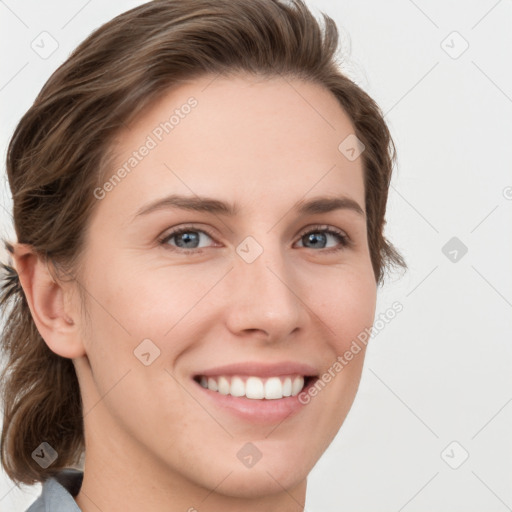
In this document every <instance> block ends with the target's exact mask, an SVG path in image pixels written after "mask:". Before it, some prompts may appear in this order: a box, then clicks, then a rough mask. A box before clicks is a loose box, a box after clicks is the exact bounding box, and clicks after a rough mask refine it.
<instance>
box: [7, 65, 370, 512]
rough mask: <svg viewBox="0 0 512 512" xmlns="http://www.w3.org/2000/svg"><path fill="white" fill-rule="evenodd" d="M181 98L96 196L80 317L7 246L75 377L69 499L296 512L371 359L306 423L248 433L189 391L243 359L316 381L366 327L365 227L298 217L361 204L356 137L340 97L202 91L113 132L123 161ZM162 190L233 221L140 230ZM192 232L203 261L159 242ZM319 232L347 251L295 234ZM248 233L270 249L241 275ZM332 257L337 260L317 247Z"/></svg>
mask: <svg viewBox="0 0 512 512" xmlns="http://www.w3.org/2000/svg"><path fill="white" fill-rule="evenodd" d="M292 86H293V87H292ZM190 96H194V97H195V98H196V99H197V101H198V105H197V107H195V108H194V109H193V110H192V111H191V113H190V114H189V115H188V116H186V117H185V118H184V119H181V120H180V123H179V125H178V126H176V127H175V128H174V129H173V131H172V132H170V133H169V134H167V135H165V137H164V139H163V140H162V142H160V143H159V144H158V145H157V147H156V148H154V149H152V150H151V151H150V152H149V154H148V155H147V156H146V157H145V158H144V159H143V160H142V161H141V162H140V163H139V164H138V165H137V166H136V167H135V168H134V169H133V171H132V172H131V173H130V174H129V175H127V176H126V177H125V178H124V179H123V180H122V181H121V182H120V183H119V184H117V185H116V187H115V188H114V189H113V190H112V191H110V192H109V193H107V194H106V195H105V197H104V198H103V199H101V200H98V204H97V208H96V210H95V212H94V214H93V216H92V218H91V219H90V226H89V230H88V231H87V238H86V248H85V251H84V252H83V254H82V262H83V268H82V271H81V274H80V278H79V279H78V281H79V282H80V284H81V286H83V287H84V289H85V290H86V292H87V293H86V297H87V298H88V300H87V309H88V314H89V316H88V318H83V317H82V315H81V310H80V302H79V296H78V293H77V291H76V290H77V288H76V283H73V282H72V283H62V282H59V281H58V280H57V279H55V280H54V279H53V278H52V275H51V273H50V272H49V269H48V267H47V266H46V265H45V264H44V263H42V262H41V260H39V259H38V258H37V257H36V256H35V255H34V254H32V253H31V252H30V248H29V247H27V246H22V245H17V246H16V255H15V265H16V268H17V269H18V272H19V273H20V277H21V280H22V286H23V288H24V290H25V293H26V295H27V299H28V301H29V304H30V308H31V312H32V315H33V317H34V320H35V322H36V325H37V327H38V330H39V332H40V333H41V335H42V337H43V338H44V340H45V342H46V343H47V344H48V346H49V347H50V349H51V350H53V351H54V352H55V353H57V354H59V355H61V356H63V357H68V358H71V359H72V360H73V363H74V365H75V368H76V371H77V375H78V378H79V382H80V387H81V391H82V400H83V403H84V415H85V418H84V422H85V435H86V462H85V473H84V481H83V485H82V489H81V491H80V494H79V495H78V496H77V498H76V501H77V503H78V505H79V506H80V507H81V509H82V510H83V511H84V512H93V511H94V512H97V511H98V510H103V511H107V510H108V511H110V512H114V511H121V510H122V511H124V512H127V511H128V512H129V511H138V510H146V511H148V512H160V511H164V510H165V511H166V512H169V511H171V512H172V511H178V510H180V511H184V510H190V511H191V510H198V511H200V512H203V511H209V512H214V511H229V510H245V511H249V512H251V511H269V510H279V511H280V512H286V511H298V510H303V507H304V502H305V495H306V477H307V475H308V473H309V472H310V470H311V469H312V467H313V466H314V464H315V463H316V462H317V461H318V459H319V458H320V456H321V455H322V453H323V452H324V451H325V449H326V448H327V446H328V445H329V444H330V442H331V441H332V440H333V438H334V436H335V435H336V433H337V432H338V430H339V428H340V426H341V424H342V423H343V421H344V419H345V417H346V415H347V414H348V411H349V409H350V407H351V405H352V402H353V400H354V398H355V395H356V392H357V388H358V385H359V380H360V376H361V371H362V366H363V359H364V349H363V350H361V352H360V353H359V354H358V355H357V356H355V357H354V359H353V360H352V361H351V362H350V364H348V365H347V366H346V367H344V368H343V371H341V372H339V373H338V374H337V375H336V377H335V378H334V379H333V380H332V381H331V382H330V383H329V384H328V385H327V386H326V387H325V388H324V389H323V390H322V391H321V392H319V393H318V395H317V396H316V397H314V398H313V399H312V400H311V402H310V403H309V404H308V405H307V406H304V407H303V408H302V409H301V411H300V412H299V413H298V414H296V415H294V416H292V417H290V418H287V419H286V420H284V421H283V422H281V423H280V424H278V425H257V424H250V423H248V422H245V421H243V420H240V419H237V418H235V417H234V416H233V415H231V414H230V413H228V412H226V411H224V410H215V409H213V408H212V407H211V404H207V403H206V401H205V400H204V397H203V395H202V391H201V389H199V388H198V387H197V385H196V384H195V383H194V382H193V381H192V379H191V377H192V375H194V374H195V373H196V372H198V371H200V370H204V369H206V368H212V367H214V366H218V365H222V364H227V363H231V362H239V361H258V362H275V361H283V360H290V361H298V362H305V363H309V364H311V365H313V366H314V367H315V368H316V369H318V373H319V374H322V373H323V372H325V371H326V370H327V369H328V368H329V367H331V366H332V365H333V363H334V362H335V361H336V357H337V356H338V355H342V354H343V353H344V352H345V350H347V349H348V348H349V346H350V344H351V342H352V340H354V339H355V338H356V336H357V335H358V334H359V333H360V332H361V331H363V330H364V329H365V328H367V327H370V326H371V325H372V323H373V319H374V314H375V304H376V292H377V287H376V283H375V276H374V274H373V270H372V265H371V260H370V254H369V249H368V243H367V231H366V219H365V217H364V215H359V214H357V213H356V212H354V211H352V210H348V209H344V210H335V211H332V212H327V213H317V214H314V215H307V216H305V217H302V218H301V217H299V216H298V215H297V213H296V212H295V211H294V210H293V205H294V204H295V203H296V202H297V201H300V200H303V199H310V198H313V197H317V196H328V197H333V196H339V195H344V196H346V197H350V198H352V199H353V200H355V201H357V203H358V204H359V205H360V206H361V208H362V209H363V210H365V201H364V182H363V162H362V159H361V158H357V159H356V160H354V161H349V160H348V159H347V158H345V157H344V155H343V154H342V153H341V152H340V151H339V150H338V145H339V144H340V142H341V141H342V140H344V139H345V138H346V137H347V136H348V135H349V134H351V133H354V128H353V126H352V124H351V122H350V119H349V118H348V117H347V115H346V114H345V113H344V111H343V110H342V108H341V107H340V106H339V103H338V102H337V100H336V99H335V97H334V96H332V95H331V93H330V92H329V91H327V90H325V89H324V88H322V87H321V86H319V85H316V84H311V83H306V82H302V81H299V80H296V79H287V80H284V79H283V78H274V79H271V80H263V79H256V78H254V77H249V76H245V75H238V76H233V77H229V78H217V79H215V80H214V81H213V82H212V77H211V76H210V77H204V78H201V79H196V80H194V81H193V82H190V83H187V84H182V85H180V86H179V87H177V88H174V89H173V90H172V91H170V92H169V93H167V94H166V95H165V97H163V98H161V99H160V100H159V101H158V102H157V103H155V104H154V105H152V106H151V108H149V109H146V110H145V111H144V113H143V115H142V116H141V117H138V118H137V119H136V120H135V121H134V122H133V123H132V124H131V126H130V127H129V129H127V130H125V131H124V132H122V133H120V134H119V136H118V137H117V142H116V154H117V156H116V158H117V160H116V165H118V166H120V165H122V164H123V162H125V161H126V160H127V159H128V158H129V156H130V155H131V153H132V152H133V151H134V150H136V149H137V148H139V147H140V146H141V145H142V144H143V143H144V141H145V140H146V137H147V136H148V134H151V132H152V130H153V129H154V128H155V126H157V125H159V123H161V122H162V121H164V120H166V119H168V117H169V114H168V113H169V112H172V111H173V110H174V109H175V108H179V107H180V106H181V105H183V104H184V103H186V101H187V99H188V98H189V97H190ZM117 168H118V167H113V169H112V170H111V171H113V172H115V169H117ZM113 172H110V174H108V173H107V174H108V176H111V175H112V174H113ZM170 193H177V194H187V195H192V196H194V195H196V194H197V195H199V196H203V195H205V196H209V197H214V198H216V199H221V200H225V201H228V202H236V203H237V204H238V205H239V206H240V208H241V211H240V213H239V214H238V215H237V216H236V217H233V218H230V217H227V216H222V215H218V214H212V213H207V212H203V213H201V212H191V211H186V210H180V209H167V210H160V211H156V212H153V213H151V214H148V215H145V216H140V217H139V218H137V219H136V220H133V217H134V215H135V213H136V212H137V210H138V209H139V208H140V207H141V206H143V205H145V204H146V203H148V202H150V201H152V200H154V199H157V198H160V197H163V196H165V195H167V194H170ZM190 223H193V224H194V227H193V228H190V229H189V231H190V230H191V231H194V230H195V231H194V234H196V233H197V230H206V232H205V233H204V234H203V232H201V231H200V232H199V236H200V237H201V238H200V240H199V246H200V249H194V250H195V251H196V252H195V253H188V254H185V253H184V252H183V251H184V249H180V247H179V246H178V245H177V244H178V243H179V242H180V240H178V237H175V238H174V239H171V240H168V241H167V242H166V243H164V244H159V242H158V239H159V238H162V237H163V235H166V234H167V233H169V232H170V231H171V228H174V227H182V226H183V225H185V224H187V225H188V224H190ZM317 224H320V225H322V227H334V228H338V229H340V230H342V231H343V232H344V233H345V234H346V235H347V236H348V237H349V238H350V240H351V241H352V245H351V246H350V247H348V248H343V247H342V246H341V245H340V242H339V240H338V239H337V238H336V237H335V236H333V235H329V234H327V235H326V237H327V238H326V239H325V242H324V243H323V244H324V245H322V242H320V246H318V245H317V246H314V245H313V244H308V238H307V237H304V236H303V235H304V234H305V233H308V232H309V231H314V232H315V233H317V232H318V231H319V230H318V229H314V226H315V225H317ZM324 225H325V226H324ZM309 228H311V229H309ZM319 234H320V236H321V233H319ZM160 235H162V236H160ZM247 236H252V237H253V238H254V239H255V240H256V241H257V242H258V243H259V245H260V246H261V247H262V249H263V253H262V254H261V255H260V256H259V257H258V258H257V259H256V260H255V261H253V262H252V263H250V264H249V263H247V262H246V261H245V260H244V259H242V258H241V257H240V256H239V255H238V254H237V252H236V248H237V247H238V245H239V244H240V243H241V242H242V241H243V240H244V239H245V238H246V237H247ZM191 247H192V246H191ZM333 247H339V248H340V250H339V251H337V252H331V253H328V252H326V251H327V250H328V249H330V248H333ZM173 248H174V249H175V250H174V251H173V250H172V249H173ZM180 250H181V251H182V252H180ZM146 338H149V339H151V340H152V341H153V343H154V344H155V345H156V346H158V348H159V350H160V356H159V357H158V358H157V359H155V360H154V362H152V363H151V365H149V366H145V365H143V364H142V363H141V362H140V361H139V359H137V358H136V357H135V356H134V353H133V351H134V350H135V349H136V347H137V346H138V345H139V344H140V343H141V341H142V340H143V339H146ZM247 442H252V443H253V444H254V445H256V446H257V447H258V449H259V450H260V451H261V453H262V457H261V460H260V461H259V462H258V463H257V464H256V465H254V466H253V467H252V468H247V467H245V466H244V465H243V464H242V463H241V462H240V460H239V459H238V458H237V452H238V451H239V450H240V449H241V448H242V446H244V445H245V443H247Z"/></svg>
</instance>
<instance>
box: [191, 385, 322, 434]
mask: <svg viewBox="0 0 512 512" xmlns="http://www.w3.org/2000/svg"><path fill="white" fill-rule="evenodd" d="M192 380H193V379H192ZM315 380H316V379H311V381H310V382H308V385H307V386H305V387H304V388H303V389H302V391H301V392H300V393H303V392H304V391H307V389H308V388H309V387H311V386H312V385H313V384H314V383H315ZM193 382H194V384H195V385H196V386H198V387H199V388H200V389H201V391H202V392H203V393H204V395H205V396H206V397H207V398H208V399H209V400H211V401H212V402H213V403H214V404H215V406H216V407H220V408H222V409H224V410H227V411H228V412H229V413H231V414H233V415H234V416H236V417H238V418H240V419H242V420H244V421H247V422H250V423H259V424H272V423H280V422H282V421H283V420H285V419H286V418H289V417H291V416H294V415H295V414H297V413H298V412H299V411H300V410H301V409H302V408H303V407H304V404H302V403H301V402H299V395H300V393H298V394H297V395H295V396H288V397H284V398H277V399H275V400H267V399H261V400H255V399H251V398H247V397H245V396H240V397H237V396H232V395H223V394H222V393H219V392H217V391H212V390H211V389H207V388H204V387H203V386H201V384H199V383H198V382H196V381H195V380H193Z"/></svg>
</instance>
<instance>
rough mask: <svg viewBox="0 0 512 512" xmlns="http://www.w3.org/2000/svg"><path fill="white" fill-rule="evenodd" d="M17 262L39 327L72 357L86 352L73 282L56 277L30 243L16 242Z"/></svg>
mask: <svg viewBox="0 0 512 512" xmlns="http://www.w3.org/2000/svg"><path fill="white" fill-rule="evenodd" d="M13 263H14V267H15V269H16V271H17V273H18V275H19V278H20V283H21V286H22V288H23V291H24V293H25V297H26V299H27V302H28V305H29V308H30V312H31V313H32V318H33V320H34V322H35V324H36V327H37V330H38V331H39V334H41V337H42V338H43V339H44V341H45V342H46V344H47V345H48V347H49V348H50V350H51V351H52V352H55V353H56V354H58V355H59V356H62V357H67V358H71V359H73V358H77V357H81V356H83V355H85V350H84V345H83V340H82V337H81V336H80V322H81V318H80V310H79V308H78V307H76V306H77V305H76V304H74V302H73V301H72V300H71V298H72V292H73V290H72V287H71V285H72V283H68V282H65V283H64V282H63V283H60V282H57V281H56V280H54V278H53V276H52V275H51V274H50V271H49V269H48V264H47V263H46V261H44V260H43V258H42V256H41V255H39V254H37V253H35V252H34V250H33V248H32V247H31V246H30V245H28V244H18V243H17V244H14V253H13Z"/></svg>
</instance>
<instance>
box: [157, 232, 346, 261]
mask: <svg viewBox="0 0 512 512" xmlns="http://www.w3.org/2000/svg"><path fill="white" fill-rule="evenodd" d="M191 231H194V232H198V233H205V234H206V235H208V236H209V237H210V238H211V239H213V238H214V237H213V236H212V235H211V234H210V233H209V232H208V231H206V230H204V229H198V228H196V227H194V226H184V227H181V228H178V229H176V230H174V231H171V232H170V233H168V234H166V235H165V237H163V238H160V239H159V240H158V242H159V244H160V245H162V246H165V248H166V249H169V250H171V251H175V252H180V253H182V254H185V255H186V254H199V253H201V252H202V251H203V248H198V249H182V248H180V247H173V246H172V245H169V244H168V243H167V242H168V241H169V240H171V239H172V238H173V237H175V236H178V235H181V234H183V233H188V232H191ZM319 232H320V233H327V234H329V235H334V236H336V237H337V238H338V240H339V241H340V245H339V246H337V247H331V248H329V249H319V251H321V252H323V253H335V252H338V251H341V250H343V249H346V248H348V247H350V246H352V241H351V240H350V238H349V237H348V236H347V235H346V234H345V233H344V232H343V231H340V230H338V229H335V228H332V227H326V226H325V225H318V226H313V227H311V228H308V231H305V232H303V233H302V234H301V235H300V236H299V239H300V240H301V239H302V238H303V237H305V236H306V235H309V234H311V233H319ZM302 248H305V249H308V247H301V249H302ZM313 250H314V249H313Z"/></svg>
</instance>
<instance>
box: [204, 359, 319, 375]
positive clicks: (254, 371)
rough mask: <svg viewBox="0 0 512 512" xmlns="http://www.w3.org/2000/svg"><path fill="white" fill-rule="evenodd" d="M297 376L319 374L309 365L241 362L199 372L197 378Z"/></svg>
mask: <svg viewBox="0 0 512 512" xmlns="http://www.w3.org/2000/svg"><path fill="white" fill-rule="evenodd" d="M295 374H298V375H303V376H307V377H316V376H317V375H318V372H317V370H316V369H315V368H314V367H313V366H311V365H309V364H304V363H297V362H293V361H282V362H279V363H258V362H240V363H233V364H228V365H223V366H216V367H214V368H208V369H207V370H203V371H201V372H198V373H197V374H196V376H199V375H201V376H203V375H204V376H205V377H213V376H219V375H252V376H254V377H274V376H275V377H278V376H280V375H295Z"/></svg>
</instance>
